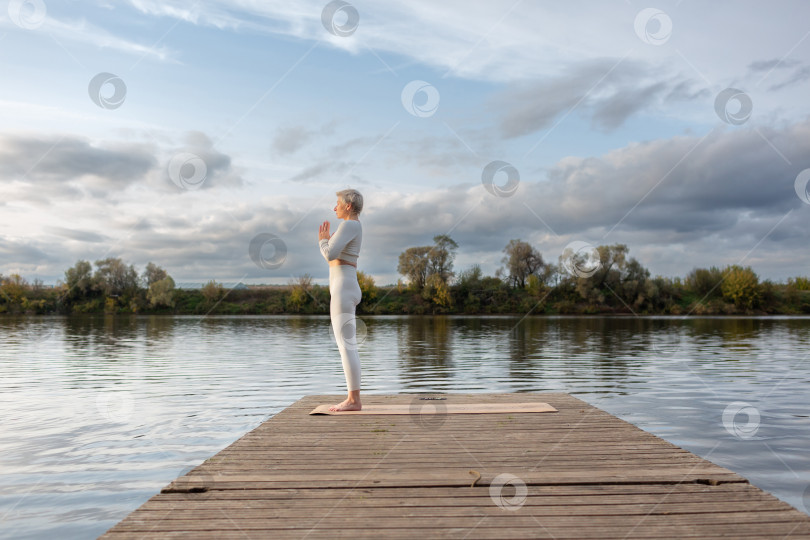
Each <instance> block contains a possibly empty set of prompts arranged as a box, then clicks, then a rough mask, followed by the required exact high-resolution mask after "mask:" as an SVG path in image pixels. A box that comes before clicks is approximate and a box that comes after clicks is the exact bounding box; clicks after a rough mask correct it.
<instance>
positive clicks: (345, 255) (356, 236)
mask: <svg viewBox="0 0 810 540" xmlns="http://www.w3.org/2000/svg"><path fill="white" fill-rule="evenodd" d="M362 241H363V228H362V227H361V226H360V222H359V221H357V220H356V219H344V220H343V221H342V222H341V223H340V225H338V228H337V230H336V231H335V234H333V235H332V238H330V239H329V240H326V239H323V240H320V241H319V242H318V245H319V246H320V248H321V253H322V254H323V256H324V258H325V259H326V260H327V261H333V260H335V259H343V260H344V261H348V262H351V263H355V264H357V257H358V256H359V255H360V244H361V243H362Z"/></svg>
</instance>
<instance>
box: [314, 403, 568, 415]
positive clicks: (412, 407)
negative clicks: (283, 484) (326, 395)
mask: <svg viewBox="0 0 810 540" xmlns="http://www.w3.org/2000/svg"><path fill="white" fill-rule="evenodd" d="M332 405H333V404H331V403H330V404H328V405H318V406H317V407H315V408H314V409H312V411H311V412H310V413H309V414H330V415H339V414H484V413H544V412H557V409H555V408H554V407H552V406H551V405H549V404H548V403H537V402H534V403H445V402H443V401H425V402H424V403H417V404H415V403H399V404H395V403H391V404H382V405H376V404H373V403H372V404H369V405H363V408H362V409H361V410H359V411H339V412H334V411H330V410H329V407H331V406H332Z"/></svg>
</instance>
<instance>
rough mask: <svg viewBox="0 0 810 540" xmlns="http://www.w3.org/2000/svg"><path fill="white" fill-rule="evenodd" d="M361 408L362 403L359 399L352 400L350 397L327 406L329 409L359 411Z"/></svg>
mask: <svg viewBox="0 0 810 540" xmlns="http://www.w3.org/2000/svg"><path fill="white" fill-rule="evenodd" d="M361 408H362V404H361V403H360V400H359V399H358V400H356V401H352V400H351V399H350V398H346V399H345V400H343V401H342V402H341V403H338V404H337V405H332V406H331V407H329V410H330V411H335V412H338V411H359V410H360V409H361Z"/></svg>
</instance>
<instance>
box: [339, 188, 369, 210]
mask: <svg viewBox="0 0 810 540" xmlns="http://www.w3.org/2000/svg"><path fill="white" fill-rule="evenodd" d="M337 196H338V198H339V199H340V200H341V201H342V202H343V203H344V204H350V205H352V212H353V213H355V214H357V215H360V212H361V211H362V210H363V196H362V195H360V192H359V191H357V190H356V189H344V190H342V191H338V192H337Z"/></svg>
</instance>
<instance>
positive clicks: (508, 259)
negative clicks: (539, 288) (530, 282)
mask: <svg viewBox="0 0 810 540" xmlns="http://www.w3.org/2000/svg"><path fill="white" fill-rule="evenodd" d="M503 252H504V253H505V255H504V257H503V259H502V260H501V262H502V263H503V264H504V265H506V268H505V271H506V273H507V275H508V277H507V282H508V283H509V284H510V285H511V286H512V287H514V288H518V287H520V288H524V287H526V280H527V279H528V278H529V276H531V275H534V274H538V273H541V272H542V271H543V269H544V267H545V263H544V262H543V256H542V255H540V252H538V251H537V250H536V249H534V248H533V247H532V246H531V244H529V243H528V242H523V241H522V240H519V239H513V240H510V241H509V243H508V244H507V245H506V247H505V248H503Z"/></svg>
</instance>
